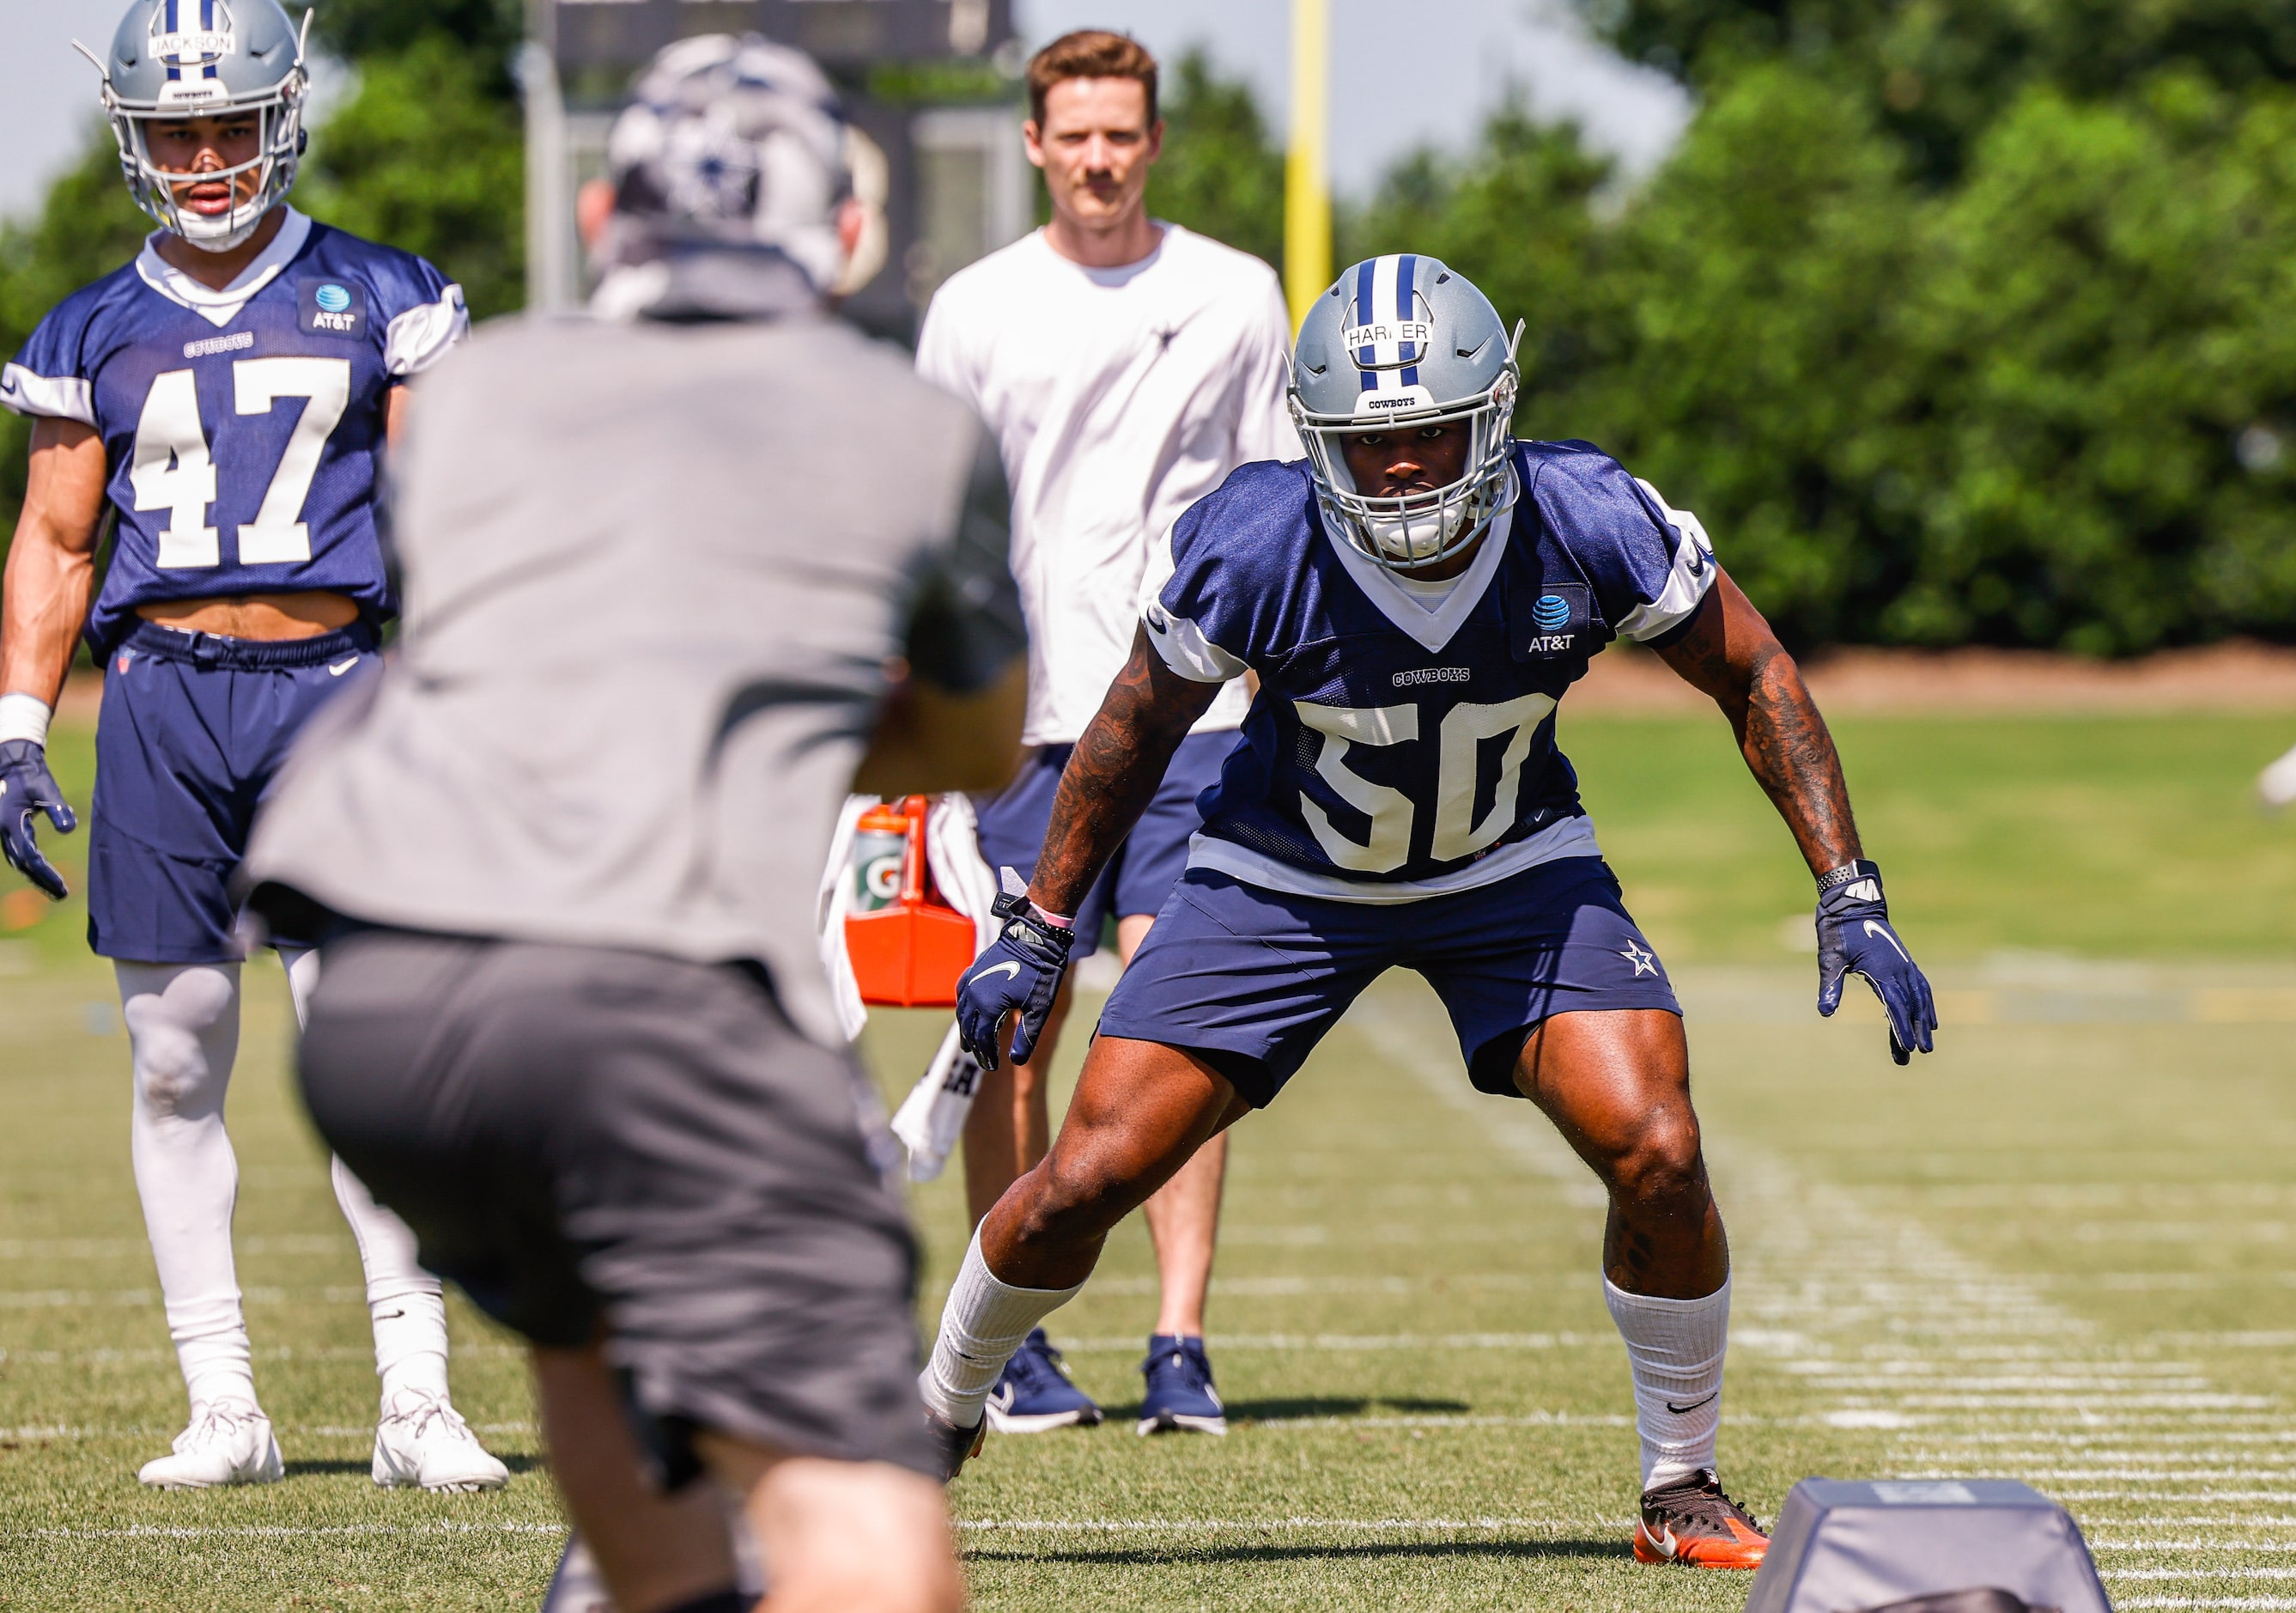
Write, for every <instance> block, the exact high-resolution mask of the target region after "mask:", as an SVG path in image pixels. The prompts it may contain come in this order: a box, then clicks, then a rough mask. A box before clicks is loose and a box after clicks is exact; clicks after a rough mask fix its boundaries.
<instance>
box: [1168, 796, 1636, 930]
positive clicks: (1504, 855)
mask: <svg viewBox="0 0 2296 1613" xmlns="http://www.w3.org/2000/svg"><path fill="white" fill-rule="evenodd" d="M1602 854H1603V848H1602V847H1601V846H1600V845H1599V844H1596V843H1595V823H1594V820H1593V819H1590V818H1587V817H1586V816H1584V815H1583V814H1582V815H1581V816H1579V817H1576V818H1565V819H1562V820H1561V821H1559V822H1556V823H1551V824H1549V825H1547V826H1546V827H1545V828H1543V829H1541V830H1539V831H1538V834H1536V835H1531V836H1530V837H1529V839H1527V840H1518V841H1516V842H1515V843H1514V844H1513V845H1505V846H1501V847H1500V848H1499V849H1498V850H1497V851H1495V852H1491V853H1489V854H1488V856H1486V857H1484V858H1482V859H1481V860H1479V861H1476V862H1471V863H1469V864H1468V865H1467V866H1466V867H1465V868H1457V869H1455V870H1453V871H1452V872H1450V873H1448V874H1438V875H1437V876H1435V877H1434V878H1432V879H1404V880H1397V881H1394V882H1391V883H1382V882H1380V881H1376V880H1370V879H1342V878H1341V877H1340V876H1338V875H1336V874H1324V873H1319V872H1317V871H1316V870H1315V869H1313V868H1295V867H1293V866H1292V864H1291V863H1288V862H1278V861H1277V860H1275V858H1273V857H1265V856H1262V855H1261V854H1260V853H1259V852H1255V851H1253V850H1251V848H1250V847H1249V846H1244V845H1240V844H1237V843H1236V842H1234V841H1233V840H1222V839H1218V838H1217V837H1215V836H1213V835H1207V834H1203V833H1201V832H1199V833H1198V834H1197V835H1196V836H1195V837H1194V838H1193V839H1192V840H1190V841H1189V842H1188V866H1189V867H1190V868H1212V869H1216V870H1217V871H1218V872H1219V873H1222V874H1226V876H1228V877H1229V878H1231V879H1240V880H1242V882H1243V883H1244V884H1246V885H1256V886H1258V887H1259V889H1261V890H1263V891H1275V892H1279V893H1282V894H1283V895H1286V896H1314V897H1319V898H1321V899H1322V900H1324V901H1349V902H1355V903H1357V904H1358V905H1361V906H1365V907H1397V906H1399V905H1401V904H1402V903H1404V902H1407V901H1427V900H1428V899H1429V898H1430V897H1434V896H1451V895H1456V894H1457V893H1459V892H1461V891H1473V890H1480V889H1481V888H1482V887H1483V886H1484V885H1497V883H1498V882H1499V881H1500V880H1502V879H1512V878H1513V877H1514V876H1516V875H1517V874H1520V873H1521V872H1522V871H1523V870H1524V869H1525V868H1536V867H1538V865H1539V864H1540V863H1543V862H1559V861H1561V860H1562V859H1563V858H1565V857H1600V856H1601V855H1602Z"/></svg>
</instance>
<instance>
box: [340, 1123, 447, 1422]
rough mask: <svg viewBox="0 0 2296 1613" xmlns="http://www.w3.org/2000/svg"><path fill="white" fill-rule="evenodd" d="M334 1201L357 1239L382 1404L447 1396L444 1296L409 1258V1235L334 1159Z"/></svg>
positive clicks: (411, 1237)
mask: <svg viewBox="0 0 2296 1613" xmlns="http://www.w3.org/2000/svg"><path fill="white" fill-rule="evenodd" d="M334 1178H335V1202H336V1203H337V1204H338V1205H340V1206H342V1211H343V1219H344V1220H345V1221H348V1222H350V1223H351V1236H352V1237H354V1238H356V1239H358V1247H359V1263H360V1264H361V1265H362V1266H364V1267H365V1270H366V1309H367V1314H368V1316H370V1317H371V1318H373V1321H374V1373H375V1376H376V1377H377V1378H381V1380H382V1403H383V1405H384V1407H385V1408H386V1409H388V1408H389V1404H390V1398H391V1396H392V1395H396V1394H398V1392H399V1391H400V1390H401V1389H421V1390H423V1391H424V1392H426V1393H429V1394H432V1395H438V1396H439V1397H440V1398H441V1399H444V1398H446V1396H447V1299H446V1295H445V1293H444V1291H443V1290H442V1289H441V1288H440V1287H439V1280H438V1279H437V1278H435V1277H433V1276H431V1275H430V1272H428V1271H424V1270H423V1269H422V1267H421V1266H420V1265H419V1264H417V1263H415V1259H414V1232H413V1230H410V1229H409V1228H408V1226H407V1224H406V1222H403V1221H401V1220H399V1219H398V1216H396V1215H394V1214H391V1213H390V1212H389V1210H387V1209H385V1208H383V1206H381V1205H379V1204H377V1203H375V1201H374V1195H373V1194H372V1193H369V1192H368V1191H367V1190H366V1187H365V1184H364V1183H362V1182H361V1181H359V1179H358V1178H357V1177H356V1176H354V1175H352V1174H351V1173H350V1167H349V1166H348V1165H346V1164H343V1162H342V1161H341V1160H340V1159H338V1160H336V1161H335V1162H334Z"/></svg>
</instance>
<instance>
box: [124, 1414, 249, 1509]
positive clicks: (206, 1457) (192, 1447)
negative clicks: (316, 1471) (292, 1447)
mask: <svg viewBox="0 0 2296 1613" xmlns="http://www.w3.org/2000/svg"><path fill="white" fill-rule="evenodd" d="M135 1477H137V1478H139V1479H141V1480H142V1481H143V1483H145V1484H147V1485H151V1486H152V1488H153V1489H155V1490H211V1489H214V1488H216V1487H217V1486H218V1485H275V1484H277V1483H278V1482H279V1481H280V1480H281V1479H283V1478H284V1477H287V1464H286V1463H285V1462H283V1461H281V1460H280V1459H279V1442H278V1440H277V1439H275V1438H274V1437H273V1436H272V1433H271V1420H270V1419H269V1418H268V1417H266V1416H265V1415H264V1414H263V1413H262V1411H259V1410H258V1409H257V1408H256V1407H254V1406H251V1405H250V1404H249V1403H247V1402H245V1401H243V1400H218V1401H216V1402H214V1403H211V1404H209V1405H203V1406H195V1407H193V1411H192V1426H191V1427H190V1428H185V1429H184V1431H183V1432H182V1433H181V1434H178V1435H176V1448H175V1453H174V1454H173V1455H170V1456H161V1457H156V1458H154V1459H153V1460H152V1461H147V1462H145V1463H144V1464H143V1469H142V1471H140V1472H138V1473H137V1474H136V1475H135Z"/></svg>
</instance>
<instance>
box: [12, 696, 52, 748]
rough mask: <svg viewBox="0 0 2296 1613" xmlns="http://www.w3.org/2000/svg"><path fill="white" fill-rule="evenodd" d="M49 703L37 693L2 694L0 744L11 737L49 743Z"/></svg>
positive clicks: (44, 743) (41, 743)
mask: <svg viewBox="0 0 2296 1613" xmlns="http://www.w3.org/2000/svg"><path fill="white" fill-rule="evenodd" d="M52 715H53V712H50V711H49V710H48V703H47V702H46V701H45V700H43V699H41V698H40V697H39V696H38V695H0V745H5V744H6V743H7V742H8V741H10V740H11V739H29V740H30V741H31V742H32V743H33V744H34V745H46V744H47V743H48V719H49V718H50V717H51V716H52Z"/></svg>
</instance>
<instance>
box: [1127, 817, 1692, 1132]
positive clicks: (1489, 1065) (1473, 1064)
mask: <svg viewBox="0 0 2296 1613" xmlns="http://www.w3.org/2000/svg"><path fill="white" fill-rule="evenodd" d="M1393 968H1404V969H1416V970H1417V971H1418V972H1419V973H1420V974H1421V975H1424V976H1425V977H1426V979H1427V983H1428V984H1430V985H1431V986H1433V987H1434V988H1435V994H1436V995H1437V996H1438V997H1440V998H1441V999H1442V1000H1443V1006H1444V1008H1447V1010H1449V1012H1450V1016H1451V1028H1452V1029H1453V1030H1454V1031H1455V1032H1456V1033H1457V1034H1458V1038H1459V1050H1460V1052H1461V1053H1462V1054H1464V1056H1465V1057H1466V1060H1467V1070H1468V1074H1469V1076H1470V1077H1471V1078H1472V1080H1473V1082H1474V1083H1475V1085H1476V1087H1477V1088H1478V1089H1479V1090H1482V1091H1486V1092H1492V1093H1496V1094H1498V1095H1500V1096H1503V1097H1509V1098H1514V1097H1520V1096H1521V1093H1520V1092H1519V1091H1517V1090H1516V1088H1515V1084H1514V1065H1515V1060H1516V1058H1518V1057H1519V1056H1520V1055H1521V1051H1522V1043H1523V1039H1524V1038H1525V1037H1526V1036H1528V1035H1529V1033H1530V1031H1531V1029H1532V1028H1533V1027H1534V1026H1536V1025H1538V1024H1539V1023H1540V1022H1541V1021H1542V1020H1545V1019H1546V1018H1549V1017H1550V1016H1554V1015H1556V1014H1570V1013H1579V1012H1585V1011H1587V1010H1590V1009H1611V1008H1661V1009H1664V1010H1665V1011H1666V1012H1668V1013H1669V1014H1679V1013H1681V1012H1682V1005H1681V1004H1680V1003H1679V1002H1677V1000H1675V995H1674V988H1673V987H1672V986H1671V985H1669V984H1668V983H1667V978H1666V968H1665V966H1663V965H1662V964H1661V963H1660V962H1659V960H1658V955H1657V954H1656V953H1655V952H1653V951H1652V950H1651V945H1650V942H1648V941H1646V940H1644V937H1643V933H1642V931H1641V930H1640V928H1638V927H1637V926H1636V924H1635V921H1634V919H1633V918H1630V917H1628V913H1627V909H1626V906H1625V904H1624V903H1623V902H1622V901H1620V893H1619V882H1618V880H1617V878H1616V877H1615V876H1613V875H1612V874H1611V869H1610V865H1609V864H1607V863H1605V862H1604V861H1603V860H1602V859H1601V858H1599V857H1564V858H1560V859H1557V860H1555V861H1553V862H1544V863H1540V864H1538V866H1536V867H1534V868H1526V869H1524V870H1523V871H1522V872H1521V873H1520V874H1517V875H1515V876H1513V877H1512V878H1508V879H1503V880H1500V881H1498V882H1497V884H1495V885H1482V886H1480V887H1479V888H1477V889H1475V890H1472V891H1461V892H1458V893H1456V894H1453V895H1449V896H1432V897H1429V898H1428V899H1427V900H1425V901H1410V902H1395V903H1382V904H1377V905H1374V904H1372V903H1368V902H1356V901H1327V900H1325V899H1324V898H1321V897H1315V896H1292V895H1287V894H1285V893H1283V892H1280V891H1270V890H1266V889H1263V888H1261V887H1259V886H1258V885H1245V884H1243V883H1242V881H1241V880H1237V879H1233V878H1230V877H1229V876H1227V875H1226V874H1222V873H1218V872H1216V871H1214V870H1213V869H1210V868H1191V869H1189V870H1188V872H1187V875H1186V876H1185V877H1184V878H1183V879H1182V880H1181V881H1180V883H1179V885H1177V886H1176V887H1175V888H1174V889H1173V892H1172V899H1171V901H1168V902H1167V903H1165V904H1164V910H1163V911H1162V912H1161V913H1160V914H1158V915H1157V918H1156V927H1155V928H1154V929H1152V930H1151V931H1149V933H1148V939H1147V941H1146V942H1144V943H1142V945H1141V948H1140V951H1139V952H1138V953H1137V954H1136V955H1135V956H1134V958H1133V959H1132V964H1131V967H1128V968H1127V969H1126V970H1125V971H1124V978H1123V979H1122V980H1121V981H1120V982H1119V983H1118V984H1117V987H1116V991H1115V993H1114V995H1112V996H1111V997H1110V998H1109V1000H1108V1007H1107V1008H1106V1009H1104V1010H1103V1012H1102V1014H1101V1016H1100V1026H1099V1029H1098V1031H1097V1034H1099V1035H1102V1036H1121V1037H1124V1038H1125V1039H1127V1040H1128V1041H1160V1042H1163V1043H1165V1044H1166V1045H1167V1046H1169V1047H1177V1048H1185V1049H1187V1050H1188V1051H1190V1052H1192V1053H1195V1054H1197V1055H1199V1056H1201V1058H1203V1059H1204V1060H1205V1062H1207V1063H1208V1064H1210V1065H1211V1066H1212V1067H1213V1068H1215V1069H1217V1070H1218V1071H1219V1072H1220V1074H1223V1075H1225V1076H1226V1077H1227V1078H1228V1080H1229V1081H1230V1082H1233V1083H1234V1086H1235V1090H1236V1092H1237V1094H1238V1095H1239V1096H1240V1097H1242V1099H1244V1101H1245V1102H1247V1103H1249V1104H1251V1105H1252V1106H1253V1107H1255V1108H1259V1107H1266V1106H1267V1104H1268V1103H1269V1102H1271V1101H1272V1100H1273V1099H1275V1095H1276V1093H1278V1092H1280V1091H1282V1090H1283V1083H1284V1082H1287V1081H1289V1080H1291V1079H1292V1076H1293V1075H1294V1074H1297V1073H1298V1072H1299V1069H1300V1066H1301V1065H1303V1064H1305V1063H1306V1062H1307V1060H1308V1054H1309V1053H1311V1052H1313V1051H1314V1050H1315V1048H1316V1043H1317V1042H1319V1041H1323V1039H1324V1034H1325V1033H1327V1032H1329V1031H1330V1030H1331V1028H1332V1026H1333V1025H1335V1024H1337V1023H1338V1022H1339V1018H1340V1016H1341V1015H1342V1014H1344V1013H1346V1012H1347V1010H1348V1005H1349V1003H1352V1002H1353V1001H1354V1000H1356V998H1357V996H1358V995H1359V994H1360V993H1361V992H1362V991H1363V989H1364V988H1365V986H1367V985H1369V984H1371V983H1372V982H1373V981H1374V980H1376V979H1377V978H1378V977H1379V976H1380V975H1383V974H1385V973H1386V972H1387V971H1388V970H1389V969H1393Z"/></svg>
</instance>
